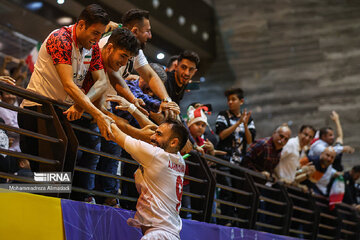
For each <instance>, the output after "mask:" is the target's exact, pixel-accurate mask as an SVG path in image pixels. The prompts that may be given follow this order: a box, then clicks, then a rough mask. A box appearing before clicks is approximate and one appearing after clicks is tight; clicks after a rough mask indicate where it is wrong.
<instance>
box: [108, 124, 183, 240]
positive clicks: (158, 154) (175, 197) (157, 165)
mask: <svg viewBox="0 0 360 240" xmlns="http://www.w3.org/2000/svg"><path fill="white" fill-rule="evenodd" d="M111 129H112V131H113V133H114V139H112V140H113V141H115V142H116V143H117V144H119V145H120V146H121V147H123V148H124V149H125V150H126V151H127V152H128V153H130V154H131V156H132V157H133V158H134V159H135V160H136V161H137V162H139V164H140V167H139V169H138V170H137V171H136V173H135V183H136V188H137V190H138V192H139V194H140V197H139V199H138V202H137V205H136V209H137V212H136V214H135V217H134V218H133V219H132V218H130V219H128V224H129V225H131V226H134V227H139V228H141V230H142V232H143V234H144V236H143V237H142V238H141V239H142V240H148V239H168V240H172V239H174V240H175V239H180V230H181V228H182V222H181V218H180V216H179V211H180V208H181V197H182V192H183V189H182V187H183V177H184V173H185V162H184V160H183V158H182V157H181V155H180V153H179V150H180V149H182V148H183V147H184V145H185V143H186V141H187V139H188V132H187V130H186V128H185V127H184V125H183V124H182V123H181V122H179V121H177V120H172V119H168V120H166V121H165V122H164V123H163V124H161V125H160V126H159V127H158V128H157V129H156V131H155V134H153V135H152V136H151V137H150V141H151V144H148V143H146V142H143V141H141V140H136V139H134V138H132V137H130V136H128V135H126V134H125V133H123V132H122V131H121V130H120V129H119V128H118V127H117V126H116V125H115V124H112V125H111Z"/></svg>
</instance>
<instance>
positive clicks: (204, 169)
mask: <svg viewBox="0 0 360 240" xmlns="http://www.w3.org/2000/svg"><path fill="white" fill-rule="evenodd" d="M191 156H192V159H194V160H195V159H196V161H197V162H198V163H199V164H200V168H201V173H199V174H201V176H198V175H197V177H200V178H203V179H206V180H207V183H206V187H205V188H203V189H202V190H201V189H198V190H199V191H201V192H197V194H204V195H205V196H206V197H205V201H198V203H195V202H196V200H194V199H193V201H191V204H192V206H196V208H198V209H202V210H203V212H204V213H203V215H202V216H201V219H196V220H200V221H204V222H210V219H211V214H212V204H213V202H214V193H215V185H216V180H215V177H214V176H213V174H212V173H211V171H210V168H209V166H208V164H207V161H206V160H205V159H204V158H203V157H201V156H199V154H198V153H197V152H195V151H192V152H191ZM191 184H192V185H193V186H195V184H194V183H191ZM197 185H198V187H203V186H204V185H203V184H202V185H201V186H200V185H199V184H197ZM193 203H195V204H193Z"/></svg>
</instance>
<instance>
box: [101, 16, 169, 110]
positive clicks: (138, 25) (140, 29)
mask: <svg viewBox="0 0 360 240" xmlns="http://www.w3.org/2000/svg"><path fill="white" fill-rule="evenodd" d="M122 25H123V27H124V28H127V29H129V30H130V31H131V32H132V33H133V34H134V35H135V36H136V38H137V39H138V40H139V42H140V44H141V49H142V50H140V51H139V54H137V55H136V56H135V57H134V58H131V59H130V60H129V61H128V63H127V64H126V66H123V67H121V68H120V70H119V71H118V72H116V73H114V74H113V75H111V76H109V78H110V81H111V82H112V84H113V86H115V89H116V91H118V93H121V94H120V95H122V96H124V97H125V98H126V99H129V98H128V97H127V94H129V93H131V92H130V91H127V90H126V91H124V89H126V88H127V86H123V83H120V82H119V78H122V79H126V78H128V77H131V76H130V74H131V72H132V71H133V70H134V69H135V70H136V72H137V73H139V75H140V76H141V77H142V79H144V80H145V81H146V82H147V83H148V84H149V86H150V88H151V90H152V91H153V92H154V93H155V95H156V96H158V97H159V99H161V100H162V101H166V102H169V101H171V99H169V95H168V93H167V92H166V89H165V87H164V84H163V83H162V81H161V79H160V78H159V76H158V75H157V74H156V73H155V72H154V70H153V69H152V68H151V67H150V65H149V63H148V61H147V59H146V57H145V55H144V53H143V49H144V48H145V46H146V42H147V41H148V40H150V39H151V37H152V36H151V25H150V20H149V12H148V11H146V10H141V9H130V10H129V11H127V12H126V13H125V14H124V15H123V17H122ZM108 38H109V36H107V37H104V38H103V39H101V40H100V43H99V45H100V47H101V46H103V45H105V44H106V42H107V41H108ZM133 103H134V102H133ZM141 104H142V105H144V104H143V102H141Z"/></svg>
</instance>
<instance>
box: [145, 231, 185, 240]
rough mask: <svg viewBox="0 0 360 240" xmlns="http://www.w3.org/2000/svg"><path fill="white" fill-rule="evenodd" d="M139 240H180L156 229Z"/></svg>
mask: <svg viewBox="0 0 360 240" xmlns="http://www.w3.org/2000/svg"><path fill="white" fill-rule="evenodd" d="M140 240H180V239H179V238H178V237H177V236H175V235H174V234H172V233H169V232H167V231H164V230H161V229H157V230H153V231H150V232H148V233H146V234H145V235H144V236H143V237H142V238H141V239H140Z"/></svg>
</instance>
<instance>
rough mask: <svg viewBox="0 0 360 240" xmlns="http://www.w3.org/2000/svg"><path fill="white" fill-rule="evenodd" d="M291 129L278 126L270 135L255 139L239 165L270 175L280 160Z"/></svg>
mask: <svg viewBox="0 0 360 240" xmlns="http://www.w3.org/2000/svg"><path fill="white" fill-rule="evenodd" d="M290 136H291V130H290V128H289V127H287V126H280V127H278V128H277V129H276V130H275V131H274V133H273V134H272V136H271V137H267V138H262V139H258V140H256V141H255V142H254V143H252V144H251V145H250V146H249V149H248V150H247V152H246V155H245V158H244V160H243V161H242V162H241V165H242V166H244V167H246V168H249V169H252V170H254V171H257V172H261V173H263V174H264V175H265V176H270V175H271V174H272V173H273V172H274V169H275V167H276V166H277V165H278V163H279V161H280V154H281V150H282V148H283V147H284V146H285V144H286V143H287V142H288V140H289V138H290Z"/></svg>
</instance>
